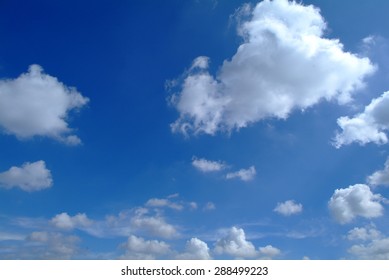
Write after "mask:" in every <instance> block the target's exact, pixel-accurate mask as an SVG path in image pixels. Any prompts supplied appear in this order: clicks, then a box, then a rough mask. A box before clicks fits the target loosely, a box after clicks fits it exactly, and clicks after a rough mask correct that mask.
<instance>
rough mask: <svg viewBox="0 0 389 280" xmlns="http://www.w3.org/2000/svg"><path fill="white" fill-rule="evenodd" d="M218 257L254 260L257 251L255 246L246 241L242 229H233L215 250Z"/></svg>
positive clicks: (217, 244)
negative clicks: (227, 256)
mask: <svg viewBox="0 0 389 280" xmlns="http://www.w3.org/2000/svg"><path fill="white" fill-rule="evenodd" d="M214 252H215V254H217V255H222V254H226V255H230V256H232V257H235V258H254V257H256V256H257V251H256V250H255V247H254V245H253V244H252V243H251V242H250V241H247V240H246V235H245V233H244V231H243V229H241V228H236V227H232V228H230V229H229V230H228V231H227V232H226V233H225V235H224V236H223V237H222V238H220V239H219V240H218V241H217V242H216V244H215V248H214Z"/></svg>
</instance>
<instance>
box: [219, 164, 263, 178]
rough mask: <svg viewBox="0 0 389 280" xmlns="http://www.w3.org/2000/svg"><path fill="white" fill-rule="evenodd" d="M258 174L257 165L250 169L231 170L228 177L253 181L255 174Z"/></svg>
mask: <svg viewBox="0 0 389 280" xmlns="http://www.w3.org/2000/svg"><path fill="white" fill-rule="evenodd" d="M256 174H257V172H256V170H255V167H254V166H250V167H249V168H248V169H240V170H239V171H236V172H230V173H227V175H226V179H234V178H239V179H241V180H242V181H251V180H253V179H254V177H255V175H256Z"/></svg>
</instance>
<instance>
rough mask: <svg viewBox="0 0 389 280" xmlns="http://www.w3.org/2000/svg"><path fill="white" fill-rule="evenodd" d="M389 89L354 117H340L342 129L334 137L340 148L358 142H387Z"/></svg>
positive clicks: (363, 143) (339, 121)
mask: <svg viewBox="0 0 389 280" xmlns="http://www.w3.org/2000/svg"><path fill="white" fill-rule="evenodd" d="M388 108H389V91H387V92H385V93H383V94H382V95H381V96H380V97H378V98H375V99H373V100H372V101H371V103H370V104H369V105H367V106H366V107H365V109H364V111H363V112H362V113H360V114H357V115H356V116H354V117H353V118H349V117H340V118H339V119H338V121H337V122H338V125H339V127H340V128H341V129H342V131H341V132H338V133H337V134H336V136H335V139H334V145H335V147H337V148H340V147H341V146H343V145H348V144H351V143H353V142H357V143H359V144H361V145H365V144H367V143H370V142H373V143H375V144H385V143H387V142H388V137H387V135H386V133H385V131H386V130H388V129H389V109H388Z"/></svg>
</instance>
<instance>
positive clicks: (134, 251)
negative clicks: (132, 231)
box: [120, 235, 170, 260]
mask: <svg viewBox="0 0 389 280" xmlns="http://www.w3.org/2000/svg"><path fill="white" fill-rule="evenodd" d="M122 247H123V248H124V249H125V250H126V252H125V254H124V255H122V256H121V257H120V259H130V260H153V259H156V258H157V257H159V256H161V255H166V254H168V253H169V252H170V247H169V245H168V244H166V243H165V242H163V241H158V240H144V239H143V238H142V237H137V236H135V235H131V236H130V237H128V240H127V242H126V243H125V244H122Z"/></svg>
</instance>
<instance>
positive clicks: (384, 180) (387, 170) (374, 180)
mask: <svg viewBox="0 0 389 280" xmlns="http://www.w3.org/2000/svg"><path fill="white" fill-rule="evenodd" d="M367 182H368V183H369V184H371V185H373V186H378V185H382V186H389V158H388V159H387V160H386V162H385V167H384V169H383V170H378V171H376V172H374V173H373V174H372V175H370V176H369V177H368V178H367Z"/></svg>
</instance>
